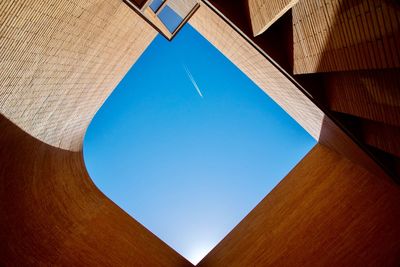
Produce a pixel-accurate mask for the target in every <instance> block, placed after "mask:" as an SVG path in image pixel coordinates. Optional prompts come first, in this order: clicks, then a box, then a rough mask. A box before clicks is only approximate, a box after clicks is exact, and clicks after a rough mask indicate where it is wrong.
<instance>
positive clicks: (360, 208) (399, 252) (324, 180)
mask: <svg viewBox="0 0 400 267" xmlns="http://www.w3.org/2000/svg"><path fill="white" fill-rule="evenodd" d="M399 203H400V188H399V187H398V186H397V185H395V184H394V183H393V182H391V181H390V180H388V179H382V177H377V176H374V175H372V174H371V173H369V172H368V171H366V170H365V169H363V168H361V167H359V166H358V165H355V164H354V163H352V162H351V161H349V160H347V159H345V158H343V157H341V156H340V155H339V154H337V153H335V152H333V151H332V150H330V149H329V148H327V147H324V146H322V145H317V146H316V147H315V148H314V149H313V150H312V151H311V152H310V153H309V154H308V155H307V156H306V157H305V158H304V159H303V160H302V161H301V162H300V163H299V164H298V165H297V166H296V167H295V168H294V169H293V170H292V171H291V172H290V173H289V175H288V176H287V177H285V178H284V179H283V180H282V182H281V183H280V184H279V185H278V186H277V187H276V188H275V189H274V190H273V191H272V192H271V193H270V194H269V195H268V196H267V197H266V198H265V199H264V200H263V201H262V202H261V203H260V204H259V205H258V206H257V207H256V208H255V209H254V210H253V211H251V212H250V214H249V215H248V216H247V217H246V218H245V219H244V220H243V221H242V222H241V223H240V224H239V225H238V226H237V227H236V228H235V229H234V230H233V231H232V232H231V233H230V234H229V235H228V236H227V237H226V238H225V239H224V240H223V241H222V242H221V243H220V244H219V245H217V247H216V248H215V249H214V250H212V251H211V253H210V254H208V255H207V256H206V258H205V259H203V260H202V261H201V262H200V264H199V265H198V266H200V267H210V266H353V267H358V266H359V267H368V266H371V267H376V266H393V267H395V266H399V263H400V226H399V221H400V206H399Z"/></svg>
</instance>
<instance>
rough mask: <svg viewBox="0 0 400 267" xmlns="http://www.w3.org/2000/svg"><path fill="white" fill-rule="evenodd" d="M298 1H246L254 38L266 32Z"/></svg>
mask: <svg viewBox="0 0 400 267" xmlns="http://www.w3.org/2000/svg"><path fill="white" fill-rule="evenodd" d="M298 1H299V0H248V5H249V10H250V19H251V26H252V28H253V34H254V36H256V35H259V34H261V33H263V32H264V31H266V30H267V29H268V28H269V27H270V26H271V25H272V24H274V22H275V21H277V20H278V19H279V18H280V17H281V16H282V15H283V14H285V13H286V12H287V11H288V10H289V9H291V8H292V7H293V6H294V5H295V4H296V3H297V2H298Z"/></svg>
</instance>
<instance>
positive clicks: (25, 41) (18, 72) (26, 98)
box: [0, 0, 156, 151]
mask: <svg viewBox="0 0 400 267" xmlns="http://www.w3.org/2000/svg"><path fill="white" fill-rule="evenodd" d="M155 35H156V32H155V31H154V30H153V29H152V28H151V27H150V26H149V25H147V24H146V22H144V21H143V20H142V19H141V18H140V17H138V16H137V15H136V13H135V12H134V11H132V10H131V9H129V8H128V7H127V6H126V5H125V4H124V3H123V2H122V1H120V0H91V1H79V0H59V1H55V0H50V1H45V2H44V1H37V0H28V1H11V0H6V1H0V47H1V49H0V113H1V114H3V115H4V116H6V117H7V118H9V119H10V120H11V121H12V122H14V123H15V124H17V125H18V126H19V127H21V128H22V129H23V130H25V131H26V132H28V133H29V134H31V135H32V136H34V137H36V138H38V139H40V140H42V141H43V142H45V143H47V144H50V145H53V146H55V147H60V148H64V149H70V150H74V151H77V150H80V148H81V145H82V139H83V136H84V133H85V131H86V128H87V126H88V124H89V123H90V121H91V119H92V117H93V116H94V114H95V113H96V111H97V110H98V109H99V108H100V106H101V105H102V103H103V101H104V100H105V99H106V98H107V96H108V95H109V94H110V93H111V91H112V90H113V89H114V88H115V87H116V85H117V84H118V83H119V81H120V80H121V79H122V77H123V76H124V75H125V73H126V72H127V71H128V69H129V68H130V67H131V66H132V64H133V63H134V62H135V61H136V59H138V58H139V56H140V55H141V53H142V52H143V51H144V50H145V49H146V47H147V46H148V45H149V43H150V42H151V41H152V40H153V38H154V37H155Z"/></svg>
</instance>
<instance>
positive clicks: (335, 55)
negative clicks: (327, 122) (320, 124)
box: [293, 0, 400, 73]
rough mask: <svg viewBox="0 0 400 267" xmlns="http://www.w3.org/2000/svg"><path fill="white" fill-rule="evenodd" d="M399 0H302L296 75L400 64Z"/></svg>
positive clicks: (297, 12)
mask: <svg viewBox="0 0 400 267" xmlns="http://www.w3.org/2000/svg"><path fill="white" fill-rule="evenodd" d="M399 18H400V5H399V4H398V3H397V0H331V1H323V0H300V1H299V2H298V4H297V5H295V6H294V7H293V39H294V73H314V72H329V71H347V70H360V69H382V68H394V67H400V53H399V49H398V47H400V38H399V37H400V34H399V33H400V32H399V31H400V19H399Z"/></svg>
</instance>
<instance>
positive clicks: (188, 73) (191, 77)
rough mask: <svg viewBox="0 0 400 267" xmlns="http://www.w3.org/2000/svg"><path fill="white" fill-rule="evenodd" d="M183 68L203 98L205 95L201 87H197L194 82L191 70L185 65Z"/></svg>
mask: <svg viewBox="0 0 400 267" xmlns="http://www.w3.org/2000/svg"><path fill="white" fill-rule="evenodd" d="M183 67H184V68H185V71H186V74H187V75H188V77H189V79H190V81H191V82H192V84H193V86H194V88H196V91H197V93H199V95H200V96H201V98H203V94H202V93H201V91H200V88H199V86H198V85H197V83H196V81H195V80H194V78H193V76H192V73H190V71H189V69H188V68H187V66H186V65H185V64H183Z"/></svg>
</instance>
